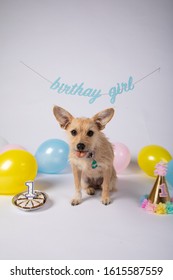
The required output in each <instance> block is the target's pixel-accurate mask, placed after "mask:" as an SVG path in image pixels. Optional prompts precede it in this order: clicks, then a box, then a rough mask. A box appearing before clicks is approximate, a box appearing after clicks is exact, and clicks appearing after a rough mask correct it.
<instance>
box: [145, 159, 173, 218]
mask: <svg viewBox="0 0 173 280" xmlns="http://www.w3.org/2000/svg"><path fill="white" fill-rule="evenodd" d="M166 173H167V165H166V163H165V162H160V163H158V164H157V165H156V169H155V172H154V174H155V175H157V178H156V181H155V183H154V186H153V188H152V191H151V193H150V194H149V195H144V196H143V197H141V199H140V203H141V207H142V208H143V209H145V210H147V212H150V213H155V214H159V215H160V214H173V198H171V197H170V195H169V191H168V187H167V184H166V180H165V176H166Z"/></svg>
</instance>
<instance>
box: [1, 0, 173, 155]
mask: <svg viewBox="0 0 173 280" xmlns="http://www.w3.org/2000/svg"><path fill="white" fill-rule="evenodd" d="M172 14H173V1H171V0H164V1H163V0H146V1H142V0H141V1H139V0H130V1H127V0H121V1H120V0H100V1H99V0H88V1H85V0H80V1H79V0H73V1H68V0H63V1H60V0H42V1H41V0H37V1H35V0H34V1H33V0H31V1H23V0H16V1H12V0H0V38H1V45H0V46H1V47H0V79H1V90H0V135H1V136H3V137H4V138H6V139H7V140H8V141H9V142H10V143H15V144H20V145H23V146H24V147H26V148H27V149H28V150H30V151H31V152H35V150H36V149H37V147H38V146H39V145H40V144H41V143H42V142H43V141H45V140H47V139H50V138H55V137H56V138H61V139H64V140H65V139H66V136H65V134H64V132H63V131H61V130H60V128H58V127H57V124H56V121H55V120H54V117H53V114H52V107H53V105H54V104H58V105H60V106H62V107H65V108H66V109H67V110H69V111H70V112H71V113H72V114H74V115H76V116H92V115H93V114H95V113H96V112H97V111H99V110H102V109H105V108H107V107H111V106H114V107H115V109H116V116H115V118H114V119H113V120H112V122H111V123H110V124H109V125H108V126H107V128H106V131H105V132H106V134H107V136H108V137H109V138H110V140H111V141H112V142H114V141H119V142H122V143H124V144H126V145H127V146H128V147H129V149H130V151H131V153H132V155H133V156H136V154H137V153H138V151H139V150H140V148H141V147H143V146H145V145H149V144H158V145H161V146H163V147H165V148H166V149H168V151H169V152H170V153H172V152H173V151H172V136H173V134H172V129H171V116H172V102H173V98H172V74H173V70H172V62H173V54H172V48H173V36H172V28H173V17H172ZM21 62H23V63H25V64H26V65H27V66H28V67H31V68H32V69H33V70H35V71H36V72H38V73H39V74H40V75H42V76H43V77H45V78H46V79H48V80H50V81H52V82H54V81H55V80H56V79H57V78H58V77H61V82H64V83H66V84H69V85H73V84H75V83H77V84H80V83H82V82H84V87H85V88H94V89H101V92H102V93H107V92H108V90H109V89H110V88H111V87H113V86H115V85H116V84H117V83H121V82H125V81H127V80H128V78H129V77H130V76H132V77H133V81H134V82H135V81H138V80H139V79H141V78H143V77H144V76H145V75H147V74H149V73H151V72H152V71H154V70H155V69H157V68H158V67H160V72H159V71H156V72H155V73H153V74H152V75H150V76H149V77H147V78H146V79H144V80H142V81H140V82H139V83H137V84H136V85H135V87H134V89H133V90H132V91H130V92H127V93H123V94H121V95H118V96H117V98H116V102H115V104H111V103H110V98H109V96H108V95H105V96H102V97H101V98H99V99H97V100H96V101H95V102H94V103H93V104H89V103H88V100H89V98H88V97H81V96H70V95H66V94H58V93H56V91H55V90H52V89H50V86H51V83H49V82H48V81H46V80H45V79H44V78H42V77H40V76H39V75H38V74H36V73H35V72H33V71H32V70H31V69H29V68H28V67H26V66H25V65H24V64H22V63H21Z"/></svg>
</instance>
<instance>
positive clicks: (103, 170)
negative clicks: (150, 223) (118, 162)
mask: <svg viewBox="0 0 173 280" xmlns="http://www.w3.org/2000/svg"><path fill="white" fill-rule="evenodd" d="M53 112H54V115H55V117H56V119H57V121H58V122H59V124H60V126H61V127H62V128H64V129H65V130H66V131H67V133H68V136H69V145H70V154H69V160H70V163H71V166H72V171H73V175H74V182H75V196H74V198H73V200H72V202H71V204H72V205H78V204H79V203H80V202H81V199H82V194H81V188H84V189H86V192H87V194H89V195H93V194H95V190H96V189H97V188H100V187H101V188H102V203H103V204H105V205H108V204H109V203H110V195H109V191H110V190H112V189H113V188H114V186H115V179H116V172H115V169H114V167H113V159H114V152H113V148H112V145H111V143H110V142H109V141H108V140H107V138H106V137H105V135H104V134H103V133H102V132H101V130H102V129H104V128H105V126H106V124H107V123H108V122H109V121H110V120H111V119H112V117H113V115H114V109H112V108H110V109H107V110H104V111H101V112H100V113H98V114H96V115H95V116H94V117H92V118H74V117H73V116H72V115H71V114H70V113H69V112H67V111H66V110H64V109H63V108H61V107H58V106H54V108H53Z"/></svg>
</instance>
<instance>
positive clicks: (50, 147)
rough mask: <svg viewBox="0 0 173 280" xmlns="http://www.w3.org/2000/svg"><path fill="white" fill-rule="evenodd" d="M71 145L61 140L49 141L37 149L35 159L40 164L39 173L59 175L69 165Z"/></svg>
mask: <svg viewBox="0 0 173 280" xmlns="http://www.w3.org/2000/svg"><path fill="white" fill-rule="evenodd" d="M68 155H69V145H68V144H67V143H66V142H65V141H63V140H59V139H49V140H47V141H45V142H43V143H42V144H41V145H40V146H39V147H38V149H37V151H36V154H35V157H36V160H37V163H38V172H40V173H46V174H58V173H60V172H61V171H63V170H64V169H65V168H66V167H67V164H68Z"/></svg>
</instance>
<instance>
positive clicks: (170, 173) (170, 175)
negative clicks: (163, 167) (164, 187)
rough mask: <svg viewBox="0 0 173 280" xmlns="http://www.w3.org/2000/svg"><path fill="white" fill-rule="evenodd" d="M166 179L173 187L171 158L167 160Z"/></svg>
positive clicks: (172, 162)
mask: <svg viewBox="0 0 173 280" xmlns="http://www.w3.org/2000/svg"><path fill="white" fill-rule="evenodd" d="M166 180H167V182H168V183H169V184H170V185H171V186H172V187H173V159H172V160H170V161H169V162H168V170H167V174H166Z"/></svg>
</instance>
